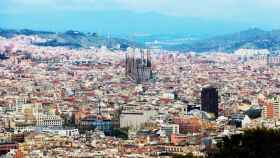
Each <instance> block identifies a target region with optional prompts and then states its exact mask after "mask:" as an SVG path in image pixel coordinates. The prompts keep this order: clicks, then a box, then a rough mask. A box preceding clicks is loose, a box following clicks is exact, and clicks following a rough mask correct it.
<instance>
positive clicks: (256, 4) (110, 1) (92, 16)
mask: <svg viewBox="0 0 280 158" xmlns="http://www.w3.org/2000/svg"><path fill="white" fill-rule="evenodd" d="M279 10H280V2H279V1H278V0H247V1H243V0H223V1H216V0H188V1H185V0H172V1H171V0H152V1H150V0H141V1H139V0H79V1H77V0H40V1H37V0H2V1H1V6H0V20H1V24H0V26H1V27H9V28H15V29H23V28H29V29H36V30H51V31H66V30H70V29H74V30H79V31H90V32H101V33H108V32H111V33H112V34H133V33H149V34H168V33H187V34H206V35H218V34H225V33H232V32H238V31H241V30H245V29H248V28H251V27H258V28H261V29H267V30H271V29H278V28H279V27H280V22H279V20H278V15H279V14H280V11H279ZM112 23H114V25H112Z"/></svg>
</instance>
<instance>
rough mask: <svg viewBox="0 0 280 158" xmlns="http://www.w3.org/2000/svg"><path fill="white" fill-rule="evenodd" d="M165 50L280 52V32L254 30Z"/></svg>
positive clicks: (192, 42) (168, 47)
mask: <svg viewBox="0 0 280 158" xmlns="http://www.w3.org/2000/svg"><path fill="white" fill-rule="evenodd" d="M162 47H163V48H165V49H170V50H177V51H184V52H188V51H194V52H212V51H222V52H229V53H230V52H234V51H235V50H238V49H240V48H245V49H268V50H270V51H272V52H273V51H278V50H280V30H272V31H264V30H261V29H258V28H252V29H248V30H245V31H241V32H237V33H233V34H228V35H222V36H216V37H211V38H206V39H199V40H192V41H189V42H187V43H182V44H178V45H172V46H168V45H167V46H162Z"/></svg>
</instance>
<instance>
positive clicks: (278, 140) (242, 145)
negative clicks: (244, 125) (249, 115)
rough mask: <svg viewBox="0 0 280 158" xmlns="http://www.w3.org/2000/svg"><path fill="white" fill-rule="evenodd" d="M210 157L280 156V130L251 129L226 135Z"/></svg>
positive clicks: (262, 157)
mask: <svg viewBox="0 0 280 158" xmlns="http://www.w3.org/2000/svg"><path fill="white" fill-rule="evenodd" d="M217 147H218V149H217V150H216V151H215V152H209V153H208V157H209V158H279V157H280V130H275V129H264V128H258V129H251V130H247V131H245V132H244V133H243V134H237V135H232V136H231V137H224V138H223V140H222V141H221V142H220V143H219V144H218V145H217Z"/></svg>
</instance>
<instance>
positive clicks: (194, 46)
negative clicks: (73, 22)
mask: <svg viewBox="0 0 280 158" xmlns="http://www.w3.org/2000/svg"><path fill="white" fill-rule="evenodd" d="M17 35H27V36H29V35H37V36H39V37H41V38H43V39H46V41H45V42H37V43H36V42H35V43H33V44H34V45H39V46H53V47H55V46H65V47H70V48H90V47H101V46H107V47H108V48H113V49H126V48H127V47H132V46H133V47H144V46H146V47H151V46H152V47H154V46H158V47H161V48H162V49H167V50H174V51H180V52H190V51H193V52H214V51H222V52H229V53H231V52H234V51H235V50H238V49H240V48H247V49H268V50H270V51H272V52H273V51H278V50H280V30H272V31H265V30H261V29H258V28H251V29H248V30H245V31H241V32H237V33H232V34H227V35H219V36H215V37H207V38H203V37H199V38H196V37H192V36H189V35H158V36H155V35H145V34H143V35H140V36H138V39H136V40H135V39H134V40H133V41H132V40H130V39H129V38H127V37H118V38H114V37H104V36H102V35H98V34H97V33H83V32H79V31H73V30H70V31H66V32H63V33H56V32H48V31H33V30H28V29H23V30H12V29H0V36H2V37H6V38H12V37H14V36H17Z"/></svg>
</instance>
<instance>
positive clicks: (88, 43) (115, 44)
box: [0, 29, 142, 49]
mask: <svg viewBox="0 0 280 158" xmlns="http://www.w3.org/2000/svg"><path fill="white" fill-rule="evenodd" d="M18 35H26V36H31V35H37V36H39V37H41V38H43V39H46V42H40V43H39V42H37V43H36V42H34V43H33V44H34V45H39V46H53V47H57V46H64V47H69V48H90V47H101V46H106V47H108V48H112V49H126V48H127V47H130V46H137V47H142V45H140V44H138V43H135V42H130V41H128V40H125V39H121V38H106V37H103V36H100V35H98V34H97V33H83V32H79V31H73V30H70V31H66V32H64V33H56V32H47V31H34V30H28V29H23V30H8V29H0V36H2V37H5V38H12V37H15V36H18Z"/></svg>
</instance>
